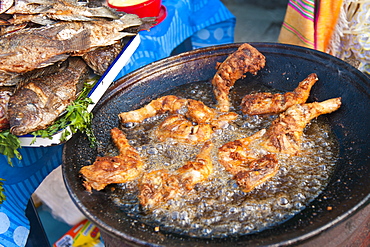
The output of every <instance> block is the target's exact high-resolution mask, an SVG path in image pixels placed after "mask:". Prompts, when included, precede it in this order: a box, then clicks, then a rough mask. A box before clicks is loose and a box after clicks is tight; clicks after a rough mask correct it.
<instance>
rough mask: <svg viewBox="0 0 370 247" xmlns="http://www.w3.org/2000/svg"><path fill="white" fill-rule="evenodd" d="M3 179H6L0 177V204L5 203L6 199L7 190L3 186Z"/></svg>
mask: <svg viewBox="0 0 370 247" xmlns="http://www.w3.org/2000/svg"><path fill="white" fill-rule="evenodd" d="M1 181H4V179H2V178H0V204H1V203H3V202H4V201H5V199H6V197H5V194H4V192H5V190H4V188H3V185H4V183H3V182H1Z"/></svg>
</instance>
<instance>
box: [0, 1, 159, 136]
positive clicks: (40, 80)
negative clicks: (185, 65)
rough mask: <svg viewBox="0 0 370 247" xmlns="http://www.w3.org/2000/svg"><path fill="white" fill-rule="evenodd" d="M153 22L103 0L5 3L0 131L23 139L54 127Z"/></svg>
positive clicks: (0, 24) (1, 7)
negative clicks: (87, 85) (89, 83)
mask: <svg viewBox="0 0 370 247" xmlns="http://www.w3.org/2000/svg"><path fill="white" fill-rule="evenodd" d="M152 24H153V18H139V17H138V16H136V15H132V14H126V13H122V12H117V11H115V10H113V9H111V8H109V7H106V6H104V3H102V2H101V1H95V2H91V1H90V2H81V0H1V1H0V131H3V130H10V133H12V134H13V135H17V136H21V135H25V134H28V133H31V132H33V131H36V130H41V129H45V128H46V127H48V126H50V125H51V124H53V122H54V121H55V120H56V119H57V118H58V117H59V115H60V114H61V113H63V112H64V111H65V109H66V108H67V106H68V105H69V104H71V102H73V100H75V99H76V97H77V95H78V93H79V92H80V90H81V89H82V87H83V85H84V82H86V80H87V79H88V77H89V76H91V74H92V73H94V74H97V75H102V74H103V73H104V72H105V70H106V69H107V68H108V67H109V65H110V63H111V62H112V61H113V60H114V58H115V57H116V56H117V55H118V54H119V52H120V51H121V50H122V48H123V46H124V44H125V42H126V41H127V39H128V38H129V37H132V36H134V35H136V34H137V33H138V31H140V30H144V29H146V30H148V29H149V28H150V27H151V26H152Z"/></svg>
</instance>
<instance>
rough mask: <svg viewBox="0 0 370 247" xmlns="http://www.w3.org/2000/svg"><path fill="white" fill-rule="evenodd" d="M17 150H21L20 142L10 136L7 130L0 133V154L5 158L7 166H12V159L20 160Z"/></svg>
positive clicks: (15, 137) (20, 156) (13, 136)
mask: <svg viewBox="0 0 370 247" xmlns="http://www.w3.org/2000/svg"><path fill="white" fill-rule="evenodd" d="M19 148H21V142H20V141H19V138H18V137H17V136H15V135H13V134H11V133H10V131H9V130H5V131H2V132H0V153H1V154H3V155H5V156H7V159H8V164H9V165H12V161H11V159H12V158H14V157H17V158H18V159H19V160H20V159H22V155H21V154H20V153H19V151H18V149H19Z"/></svg>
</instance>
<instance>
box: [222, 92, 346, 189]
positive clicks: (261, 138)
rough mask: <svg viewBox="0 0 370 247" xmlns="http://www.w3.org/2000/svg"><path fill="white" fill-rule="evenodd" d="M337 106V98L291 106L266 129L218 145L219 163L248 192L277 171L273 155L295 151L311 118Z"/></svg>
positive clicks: (328, 111) (296, 152)
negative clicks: (220, 145)
mask: <svg viewBox="0 0 370 247" xmlns="http://www.w3.org/2000/svg"><path fill="white" fill-rule="evenodd" d="M340 105H341V98H334V99H329V100H326V101H323V102H314V103H309V104H302V105H299V104H297V105H294V106H291V107H289V108H288V109H287V110H286V111H285V112H283V113H281V114H280V116H279V117H278V118H277V119H276V120H274V121H273V123H272V124H271V126H270V127H269V128H268V129H267V130H265V129H262V130H260V131H258V132H257V133H255V134H254V135H252V136H249V137H246V138H242V139H239V140H235V141H232V142H229V143H226V144H224V145H223V146H222V147H220V148H219V152H218V159H219V162H220V163H221V164H222V165H223V166H224V167H225V169H226V170H227V171H228V172H230V173H231V174H232V175H234V179H235V180H236V182H237V184H238V185H239V186H240V187H242V188H243V190H244V191H245V192H249V191H251V190H252V189H254V188H255V187H256V186H258V185H260V184H262V183H264V182H265V181H266V180H268V179H269V178H271V177H272V176H274V175H275V174H276V173H277V172H278V169H279V162H278V158H277V154H279V153H284V154H289V155H297V154H298V153H299V151H300V150H301V149H300V148H301V136H302V134H303V131H304V128H305V127H306V125H307V124H308V123H309V122H310V121H311V120H312V119H314V118H316V117H318V116H319V115H321V114H327V113H331V112H333V111H335V110H337V109H338V108H339V107H340Z"/></svg>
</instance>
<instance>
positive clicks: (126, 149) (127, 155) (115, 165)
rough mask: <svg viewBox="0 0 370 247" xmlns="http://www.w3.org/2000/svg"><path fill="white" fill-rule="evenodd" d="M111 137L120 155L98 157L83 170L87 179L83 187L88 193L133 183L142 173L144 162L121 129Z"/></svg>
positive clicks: (114, 130) (81, 171) (115, 130)
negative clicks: (129, 182)
mask: <svg viewBox="0 0 370 247" xmlns="http://www.w3.org/2000/svg"><path fill="white" fill-rule="evenodd" d="M111 136H112V139H113V142H114V143H115V145H116V146H117V148H118V150H119V155H117V156H104V157H97V158H96V161H95V162H94V163H93V164H92V165H89V166H84V167H82V168H81V170H80V173H81V174H82V176H83V178H84V179H85V181H84V183H83V185H84V186H85V188H86V190H87V191H91V190H92V189H95V190H102V189H104V188H105V186H107V185H108V184H113V183H125V182H128V181H132V180H134V179H136V178H137V177H138V176H139V175H141V173H142V168H143V162H142V160H141V158H140V155H139V153H138V152H137V151H136V149H135V148H133V147H132V146H131V145H130V144H129V143H128V140H127V139H126V136H125V134H124V133H123V132H122V131H121V130H120V129H118V128H113V129H112V130H111Z"/></svg>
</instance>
